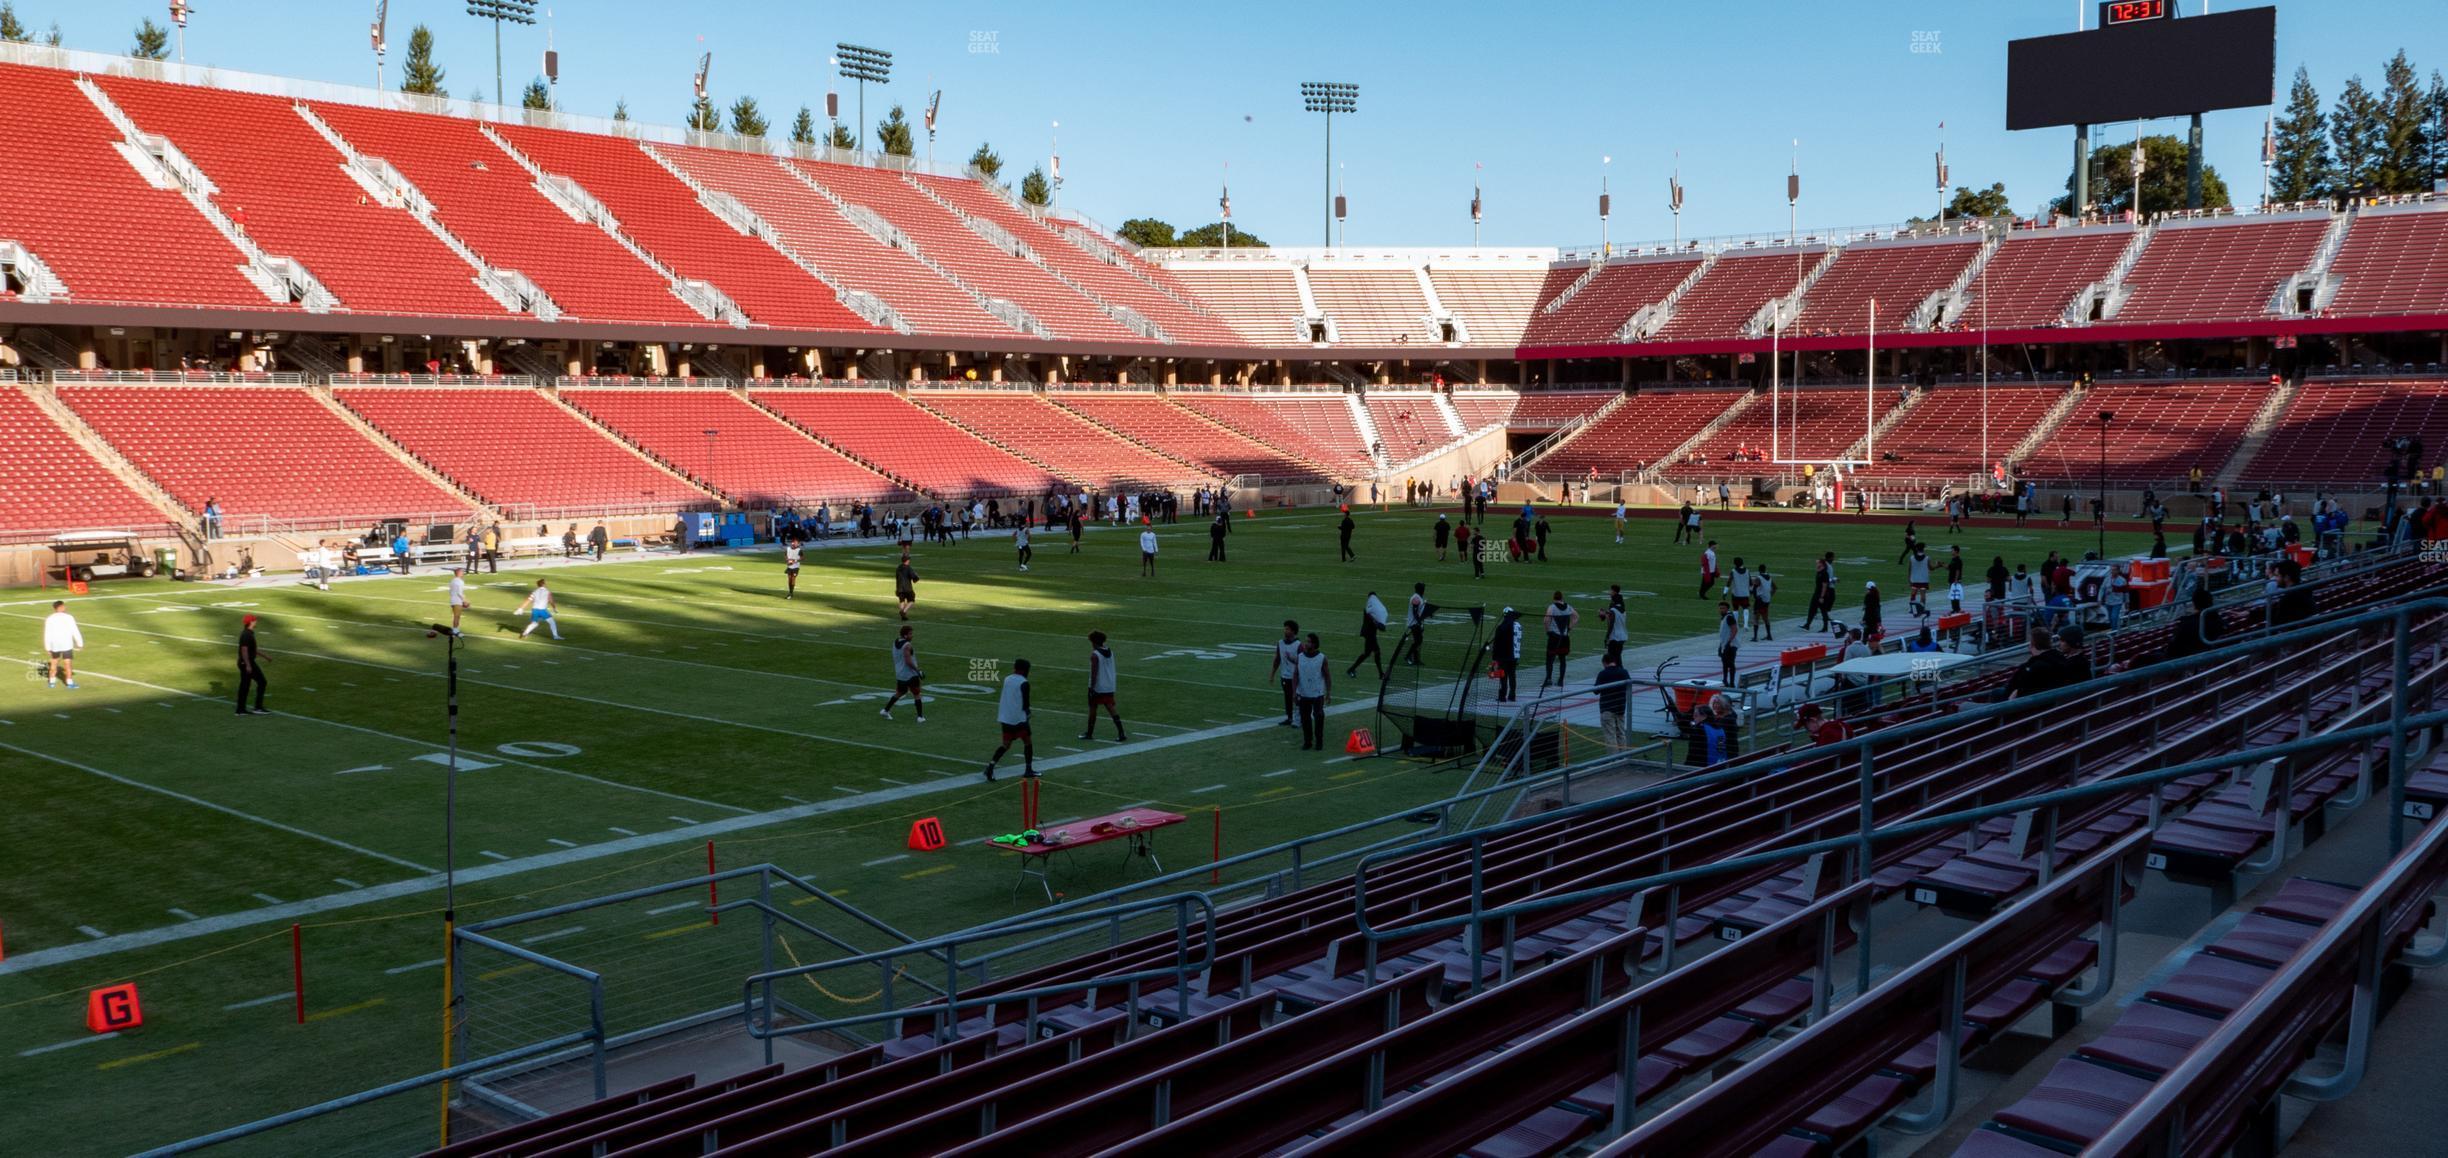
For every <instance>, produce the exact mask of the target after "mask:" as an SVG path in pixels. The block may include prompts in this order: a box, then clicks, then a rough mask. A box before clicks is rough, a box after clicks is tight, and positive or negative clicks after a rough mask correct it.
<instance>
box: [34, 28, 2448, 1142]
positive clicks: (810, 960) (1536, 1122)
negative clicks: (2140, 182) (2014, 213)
mask: <svg viewBox="0 0 2448 1158" xmlns="http://www.w3.org/2000/svg"><path fill="white" fill-rule="evenodd" d="M0 107H6V108H8V109H9V110H10V111H11V113H12V114H14V116H15V117H16V118H17V119H18V121H19V122H20V123H21V124H22V125H24V126H31V129H30V131H26V132H21V133H19V134H17V135H16V136H15V137H14V138H13V139H12V141H11V143H10V146H9V161H10V178H9V179H8V180H6V181H0V463H5V468H4V469H0V583H8V584H12V585H22V586H23V587H24V590H22V591H20V592H18V594H17V595H16V596H15V597H13V598H10V599H7V600H0V621H4V622H8V623H10V624H11V625H13V627H14V628H15V629H17V630H18V631H19V632H20V633H21V635H22V637H23V639H24V641H25V642H23V643H22V644H21V648H20V650H21V652H22V653H23V654H22V655H21V657H20V658H18V660H17V662H18V664H19V665H20V666H21V667H23V668H24V670H25V675H26V678H25V679H24V680H22V681H8V683H7V684H5V685H0V770H4V771H5V774H0V813H5V814H7V815H9V816H10V817H11V825H12V830H11V833H10V835H9V838H8V840H7V841H6V842H5V844H6V845H7V847H8V849H9V852H8V853H7V854H6V857H7V858H6V859H0V867H6V868H7V869H8V871H7V872H6V873H0V876H5V877H6V878H7V880H6V886H5V887H0V950H4V951H5V953H6V955H5V956H0V1037H4V1038H5V1040H7V1041H8V1043H9V1049H8V1050H7V1052H6V1053H5V1054H0V1098H6V1099H7V1101H8V1103H9V1104H10V1105H12V1106H13V1107H22V1108H24V1109H25V1110H26V1111H27V1112H26V1113H24V1114H23V1115H22V1117H21V1119H20V1120H17V1121H12V1122H11V1123H10V1124H9V1125H8V1126H6V1127H4V1129H5V1130H6V1131H7V1132H6V1133H5V1134H4V1135H0V1138H5V1140H0V1150H9V1149H11V1148H14V1147H24V1148H26V1150H27V1152H30V1153H45V1154H49V1153H61V1154H72V1153H85V1152H127V1151H144V1152H148V1153H185V1152H189V1151H194V1150H204V1151H208V1152H228V1153H251V1152H262V1153H275V1154H318V1155H320V1154H344V1153H366V1154H384V1155H392V1154H411V1153H418V1152H426V1151H431V1152H433V1153H437V1154H449V1155H478V1154H485V1155H500V1156H503V1158H510V1156H541V1155H582V1154H583V1155H589V1156H595V1155H610V1154H621V1155H649V1154H657V1155H659V1154H673V1155H678V1154H706V1153H720V1154H727V1155H751V1154H777V1155H780V1154H805V1153H814V1152H819V1151H822V1152H827V1153H832V1152H841V1153H876V1154H895V1155H901V1154H934V1153H964V1154H984V1153H998V1154H1001V1153H1017V1152H1029V1153H1044V1154H1073V1153H1080V1154H1086V1153H1148V1154H1168V1155H1169V1154H1184V1153H1189V1154H1265V1153H1283V1152H1301V1153H1353V1154H1370V1155H1377V1154H1388V1153H1398V1154H1414V1153H1416V1154H1470V1155H1479V1156H1487V1158H1498V1156H1508V1158H1509V1156H1516V1155H1546V1154H1565V1153H1603V1154H1608V1155H1617V1154H1640V1155H1658V1156H1675V1158H1680V1156H1683V1155H1714V1154H1726V1155H1737V1154H1769V1155H1780V1156H1792V1158H1802V1156H1807V1155H1859V1154H1869V1153H1885V1154H1890V1155H1896V1154H1907V1153H1927V1154H1946V1153H1955V1154H1963V1155H1970V1156H1973V1158H1992V1156H2000V1155H2003V1156H2008V1158H2014V1156H2039V1155H2051V1154H2078V1153H2100V1154H2224V1153H2230V1152H2234V1153H2243V1154H2255V1155H2258V1154H2267V1153H2272V1152H2275V1151H2277V1150H2278V1149H2280V1148H2281V1147H2282V1146H2285V1147H2286V1148H2287V1149H2288V1152H2289V1153H2300V1154H2309V1155H2327V1154H2358V1155H2366V1154H2368V1155H2385V1154H2400V1153H2402V1154H2436V1153H2441V1152H2444V1151H2448V1147H2443V1146H2441V1145H2439V1144H2437V1143H2436V1142H2434V1141H2433V1139H2432V1137H2431V1132H2427V1131H2426V1130H2423V1129H2420V1128H2410V1127H2409V1124H2410V1123H2411V1124H2419V1123H2424V1122H2427V1121H2429V1120H2430V1118H2431V1117H2433V1116H2435V1114H2436V1109H2435V1107H2434V1106H2433V1105H2432V1104H2431V1103H2432V1102H2433V1101H2435V1098H2433V1096H2432V1094H2431V1089H2430V1087H2431V1086H2432V1085H2433V1084H2434V1083H2433V1082H2431V1081H2430V1080H2429V1078H2430V1076H2431V1075H2433V1074H2436V1073H2437V1072H2439V1071H2438V1061H2439V1059H2438V1056H2437V1055H2438V1051H2439V1045H2438V1043H2439V1041H2440V1040H2441V1039H2442V1032H2443V1030H2448V992H2443V989H2442V986H2443V984H2448V982H2443V980H2442V979H2441V976H2440V974H2439V973H2438V972H2437V968H2436V967H2437V966H2439V965H2441V964H2444V963H2448V936H2443V932H2442V930H2443V928H2448V926H2444V925H2443V923H2442V922H2441V921H2440V920H2439V919H2438V914H2437V912H2436V904H2435V898H2436V897H2437V896H2438V895H2439V894H2440V893H2442V892H2443V891H2448V824H2443V823H2441V822H2440V821H2439V820H2438V816H2439V814H2440V809H2441V808H2442V806H2443V805H2448V752H2443V751H2442V750H2441V749H2440V747H2439V744H2438V740H2439V737H2440V736H2441V735H2442V733H2443V730H2444V729H2448V712H2443V711H2442V707H2441V699H2442V687H2441V682H2442V680H2443V679H2448V578H2444V577H2443V572H2442V571H2441V569H2440V567H2439V563H2440V561H2441V558H2442V552H2443V547H2442V546H2441V544H2443V543H2448V504H2441V503H2438V502H2437V501H2436V500H2438V499H2439V498H2440V497H2441V494H2442V487H2443V485H2444V484H2448V459H2443V453H2444V452H2448V373H2443V371H2442V365H2441V364H2442V362H2443V361H2448V195H2441V194H2418V193H2416V194H2401V195H2390V196H2373V197H2358V198H2345V199H2341V200H2339V201H2336V202H2327V201H2322V202H2307V203H2300V204H2265V205H2262V206H2260V207H2257V208H2255V209H2252V210H2248V211H2234V210H2225V209H2221V210H2191V211H2174V212H2168V213H2162V214H2155V215H2150V216H2146V217H2136V216H2133V215H2101V214H2092V215H2087V216H2074V217H2063V216H2059V217H2046V218H2035V219H2020V218H2014V217H2001V218H1997V219H1992V220H1981V219H1970V220H1965V219H1955V220H1941V221H1940V222H1937V223H1926V224H1915V225H1909V226H1882V227H1875V228H1868V227H1865V228H1845V229H1817V230H1812V231H1809V232H1808V233H1807V234H1802V233H1801V232H1800V231H1799V230H1789V231H1788V233H1787V234H1786V235H1784V236H1783V237H1782V238H1781V239H1778V238H1760V237H1750V238H1731V239H1696V240H1684V239H1682V238H1680V237H1678V238H1677V240H1676V241H1674V242H1672V243H1665V244H1660V243H1639V244H1630V245H1622V246H1613V245H1601V246H1599V247H1597V248H1595V249H1589V248H1560V247H1535V246H1533V247H1488V248H1481V247H1477V246H1472V247H1437V248H1402V247H1341V246H1336V247H1331V248H1319V249H1296V248H1286V247H1275V248H1264V247H1244V248H1237V249H1235V248H1223V249H1216V250H1196V249H1173V250H1158V249H1142V248H1140V247H1138V246H1135V245H1133V244H1131V243H1129V242H1126V241H1124V240H1122V239H1121V238H1120V237H1117V236H1115V235H1114V234H1113V233H1112V232H1110V231H1108V230H1106V229H1105V228H1104V227H1103V226H1101V225H1099V224H1098V223H1096V222H1095V221H1093V220H1090V219H1088V218H1087V217H1085V216H1083V215H1081V214H1078V213H1076V212H1073V211H1069V210H1055V209H1051V208H1048V207H1046V206H1043V205H1038V204H1031V203H1028V202H1027V201H1024V200H1022V199H1021V198H1019V197H1016V196H1014V195H1013V194H1012V193H1011V192H1010V191H1009V190H1008V189H1007V188H1006V187H1005V186H1003V185H1001V184H999V183H997V182H996V181H995V180H993V179H991V176H990V175H988V174H983V173H979V172H976V171H973V170H968V169H960V168H954V167H946V166H938V165H933V164H929V163H922V162H918V161H916V160H914V159H912V158H909V157H905V156H893V155H889V154H871V153H864V152H859V151H856V150H849V149H836V148H830V147H823V146H814V145H789V146H777V145H776V144H774V143H769V142H768V141H766V140H765V139H764V138H762V137H740V136H733V135H728V134H722V133H713V132H700V131H690V130H682V129H676V128H671V127H667V126H657V125H650V124H644V123H636V122H629V121H627V120H621V121H617V122H616V121H605V120H597V119H594V118H588V117H582V116H576V115H571V114H566V113H562V112H557V111H551V110H541V109H525V110H512V109H505V108H500V107H496V106H492V105H485V104H481V103H478V102H472V101H460V100H454V99H451V98H449V97H447V96H429V95H418V94H407V93H394V92H383V91H376V90H367V89H357V88H350V87H345V86H337V85H330V84H323V83H317V82H308V81H302V80H296V79H292V78H285V77H278V76H261V75H252V74H245V73H236V72H232V71H229V70H221V69H208V68H190V67H188V66H186V65H184V64H172V63H169V62H167V61H160V60H131V59H126V58H119V57H109V56H103V55H100V54H94V53H88V52H82V51H76V50H70V49H64V48H59V47H56V46H43V45H36V44H31V43H24V42H16V41H4V42H0ZM930 123H931V122H930ZM1678 204H1679V203H1678ZM1464 528H1467V530H1464ZM1031 536H1034V537H1033V539H1032V538H1031ZM1415 584H1418V585H1420V586H1416V587H1415V586H1414V585H1415ZM1414 592H1417V595H1416V598H1414ZM1721 598H1722V599H1724V600H1725V601H1726V602H1725V603H1724V604H1722V605H1721V604H1720V602H1719V600H1720V599H1721ZM55 601H57V603H58V605H57V606H56V607H55V606H54V602H55ZM444 619H447V620H448V622H447V623H445V622H442V621H443V620H444ZM1295 619H1297V620H1298V623H1297V624H1295V623H1294V622H1292V621H1293V620H1295ZM452 625H459V626H460V627H461V630H459V631H453V630H451V627H452ZM1279 626H1280V631H1279ZM1558 626H1561V627H1563V628H1565V630H1564V631H1561V632H1556V631H1554V630H1553V629H1554V628H1556V627H1558ZM1312 633H1314V634H1312ZM1560 636H1561V637H1569V639H1568V640H1566V639H1562V638H1558V637H1560ZM1381 637H1382V639H1381ZM38 638H39V642H40V644H41V646H40V647H39V648H35V647H33V643H34V642H35V641H36V640H37V639H38ZM1304 640H1307V641H1310V642H1309V645H1308V646H1304ZM1091 641H1093V643H1092V642H1091ZM1109 643H1110V644H1111V646H1110V647H1108V646H1107V645H1108V644H1109ZM1363 648H1365V649H1367V650H1365V651H1364V650H1362V649H1363ZM233 649H235V655H236V663H235V665H233V663H232V655H233ZM1016 659H1025V660H1026V661H1027V664H1028V665H1027V666H1022V665H1021V664H1019V663H1014V662H1013V661H1014V660H1016ZM1541 659H1544V660H1547V661H1548V662H1547V664H1546V665H1545V669H1544V671H1545V673H1546V674H1548V675H1550V676H1551V677H1552V678H1543V679H1541V680H1540V681H1539V682H1538V683H1537V684H1536V685H1532V684H1531V683H1530V682H1529V671H1528V670H1527V669H1529V668H1531V667H1532V665H1533V664H1534V663H1535V662H1536V661H1538V660H1541ZM1372 661H1374V665H1376V666H1364V665H1366V664H1371V663H1372ZM1117 665H1118V671H1119V674H1118V675H1117V674H1116V672H1117ZM888 673H889V674H888ZM267 678H268V684H267ZM1516 680H1518V681H1519V682H1520V684H1521V690H1520V692H1519V694H1518V695H1516V694H1513V684H1514V683H1515V681H1516ZM1117 682H1118V684H1119V689H1120V690H1119V691H1116V690H1115V686H1114V685H1115V684H1116V683H1117ZM250 692H251V693H252V694H253V696H254V698H253V700H252V701H251V702H252V705H253V708H252V709H250V700H249V699H248V698H247V696H248V695H249V693H250ZM905 694H908V695H909V696H910V697H911V698H913V699H918V700H919V702H918V703H916V704H913V705H911V710H909V711H908V712H907V713H906V714H904V711H903V709H902V700H903V697H904V695H905ZM233 696H234V697H235V701H236V708H237V710H236V713H235V716H234V717H233V714H232V712H231V711H230V704H229V701H230V700H231V699H232V698H233ZM1279 696H1280V706H1279V703H1278V697H1279ZM267 701H268V702H269V704H270V705H271V707H270V709H269V710H263V709H264V707H265V704H266V703H267ZM1083 709H1085V710H1084V711H1083ZM1279 712H1280V719H1279V718H1278V716H1279ZM463 713H464V715H463ZM1296 715H1300V716H1306V717H1308V718H1310V719H1311V720H1312V721H1313V724H1314V722H1319V721H1322V722H1323V724H1324V726H1325V728H1326V730H1327V733H1328V735H1329V737H1330V738H1329V740H1328V741H1327V742H1326V744H1325V747H1326V751H1323V752H1318V751H1313V750H1311V749H1310V748H1309V747H1308V746H1307V745H1306V744H1304V745H1303V746H1302V747H1300V748H1294V747H1293V745H1292V739H1293V733H1292V732H1290V731H1288V730H1286V729H1287V727H1288V726H1289V725H1292V724H1293V722H1294V719H1295V717H1296ZM1074 716H1078V717H1080V718H1079V721H1078V722H1080V723H1082V724H1083V725H1084V728H1083V730H1082V732H1081V733H1077V734H1075V735H1076V739H1075V738H1074V735H1066V734H1065V729H1067V728H1069V727H1070V725H1071V724H1072V723H1073V722H1074V719H1073V717H1074ZM258 717H262V718H258ZM1108 718H1110V719H1112V720H1113V722H1114V724H1115V729H1114V738H1113V739H1112V740H1111V741H1107V740H1105V739H1104V738H1103V737H1102V736H1101V735H1100V734H1099V731H1098V729H1099V721H1100V720H1102V719H1108ZM1125 718H1127V720H1128V728H1129V738H1128V739H1125V738H1124V731H1123V727H1122V725H1123V722H1124V720H1125ZM147 721H150V723H148V722H147ZM462 728H464V729H465V733H464V734H462V731H461V729H462ZM225 729H226V730H225ZM1308 735H1309V730H1308V729H1304V730H1303V737H1304V739H1306V738H1308ZM998 744H999V745H1000V746H996V745H998ZM1013 748H1017V751H1016V752H1010V754H1008V755H1007V754H1006V753H1007V752H1008V751H1009V750H1010V749H1013ZM989 752H992V753H995V757H990V756H989V755H988V754H989ZM1294 753H1297V754H1294ZM997 757H999V758H1001V759H1002V764H1001V768H1002V772H1003V775H1002V776H1001V777H1000V778H999V779H998V778H997V777H996V775H995V772H994V770H995V764H994V762H993V760H994V759H995V758H997ZM1286 760H1291V761H1293V763H1292V764H1290V765H1286V764H1285V763H1284V762H1285V761H1286ZM981 765H982V766H983V767H984V769H985V771H986V773H987V774H986V775H985V776H982V777H981V776H980V775H979V772H980V768H981ZM1228 814H1229V820H1228ZM1168 862H1169V864H1168ZM701 868H702V871H700V869H701ZM140 995H141V1004H140V1002H139V997H140ZM80 1030H81V1032H80ZM437 1045H439V1046H440V1050H439V1056H438V1057H437V1056H436V1050H435V1048H434V1047H435V1046H437ZM96 1106H107V1107H110V1111H109V1112H107V1113H97V1112H96V1111H95V1109H94V1107H96Z"/></svg>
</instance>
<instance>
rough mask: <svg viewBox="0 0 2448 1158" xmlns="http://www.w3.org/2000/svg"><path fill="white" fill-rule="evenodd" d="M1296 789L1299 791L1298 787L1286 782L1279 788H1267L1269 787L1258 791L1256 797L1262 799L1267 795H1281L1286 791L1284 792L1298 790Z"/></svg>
mask: <svg viewBox="0 0 2448 1158" xmlns="http://www.w3.org/2000/svg"><path fill="white" fill-rule="evenodd" d="M1298 791H1300V790H1299V789H1298V788H1295V787H1293V786H1291V785H1288V784H1287V785H1285V786H1283V787H1281V788H1269V789H1267V790H1266V791H1264V792H1261V793H1259V794H1258V795H1257V797H1256V799H1259V800H1264V799H1266V798H1267V797H1269V796H1281V795H1283V794H1284V793H1286V792H1298Z"/></svg>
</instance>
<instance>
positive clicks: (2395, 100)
mask: <svg viewBox="0 0 2448 1158" xmlns="http://www.w3.org/2000/svg"><path fill="white" fill-rule="evenodd" d="M2379 113H2380V156H2379V163H2378V165H2377V166H2376V168H2377V170H2378V177H2377V179H2378V182H2379V186H2380V191H2381V192H2383V193H2415V192H2420V191H2421V190H2423V189H2425V188H2428V187H2429V186H2430V182H2429V181H2428V180H2427V178H2428V177H2429V176H2430V174H2429V173H2428V172H2427V170H2428V168H2429V166H2428V165H2427V164H2426V162H2427V161H2428V160H2429V157H2428V156H2426V153H2427V151H2428V150H2427V148H2426V146H2425V145H2424V142H2423V90H2422V81H2421V78H2419V77H2418V76H2417V75H2416V74H2415V72H2414V64H2413V62H2412V61H2409V60H2407V59H2406V54H2405V50H2404V49H2402V48H2401V49H2398V50H2397V55H2395V56H2393V57H2390V58H2389V62H2388V66H2387V67H2386V68H2384V69H2382V70H2381V82H2380V108H2379Z"/></svg>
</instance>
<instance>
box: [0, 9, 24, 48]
mask: <svg viewBox="0 0 2448 1158" xmlns="http://www.w3.org/2000/svg"><path fill="white" fill-rule="evenodd" d="M30 37H31V34H30V33H28V32H27V31H26V26H25V25H24V24H23V23H21V22H20V21H19V20H18V19H17V6H16V5H15V4H12V3H9V2H8V0H0V40H8V41H14V42H16V43H18V44H23V43H25V42H26V41H27V40H28V39H29V38H30Z"/></svg>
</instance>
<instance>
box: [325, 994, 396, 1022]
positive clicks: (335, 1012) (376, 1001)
mask: <svg viewBox="0 0 2448 1158" xmlns="http://www.w3.org/2000/svg"><path fill="white" fill-rule="evenodd" d="M390 1001H391V999H390V998H388V997H376V998H373V999H371V1000H367V1001H360V1002H358V1003H357V1004H355V1005H343V1006H341V1007H340V1008H338V1009H319V1010H316V1011H315V1012H313V1013H309V1014H307V1015H306V1020H308V1021H321V1020H323V1019H324V1018H326V1017H345V1016H347V1015H349V1014H352V1013H355V1012H357V1011H358V1010H361V1009H372V1008H374V1007H375V1006H377V1005H387V1004H390Z"/></svg>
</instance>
